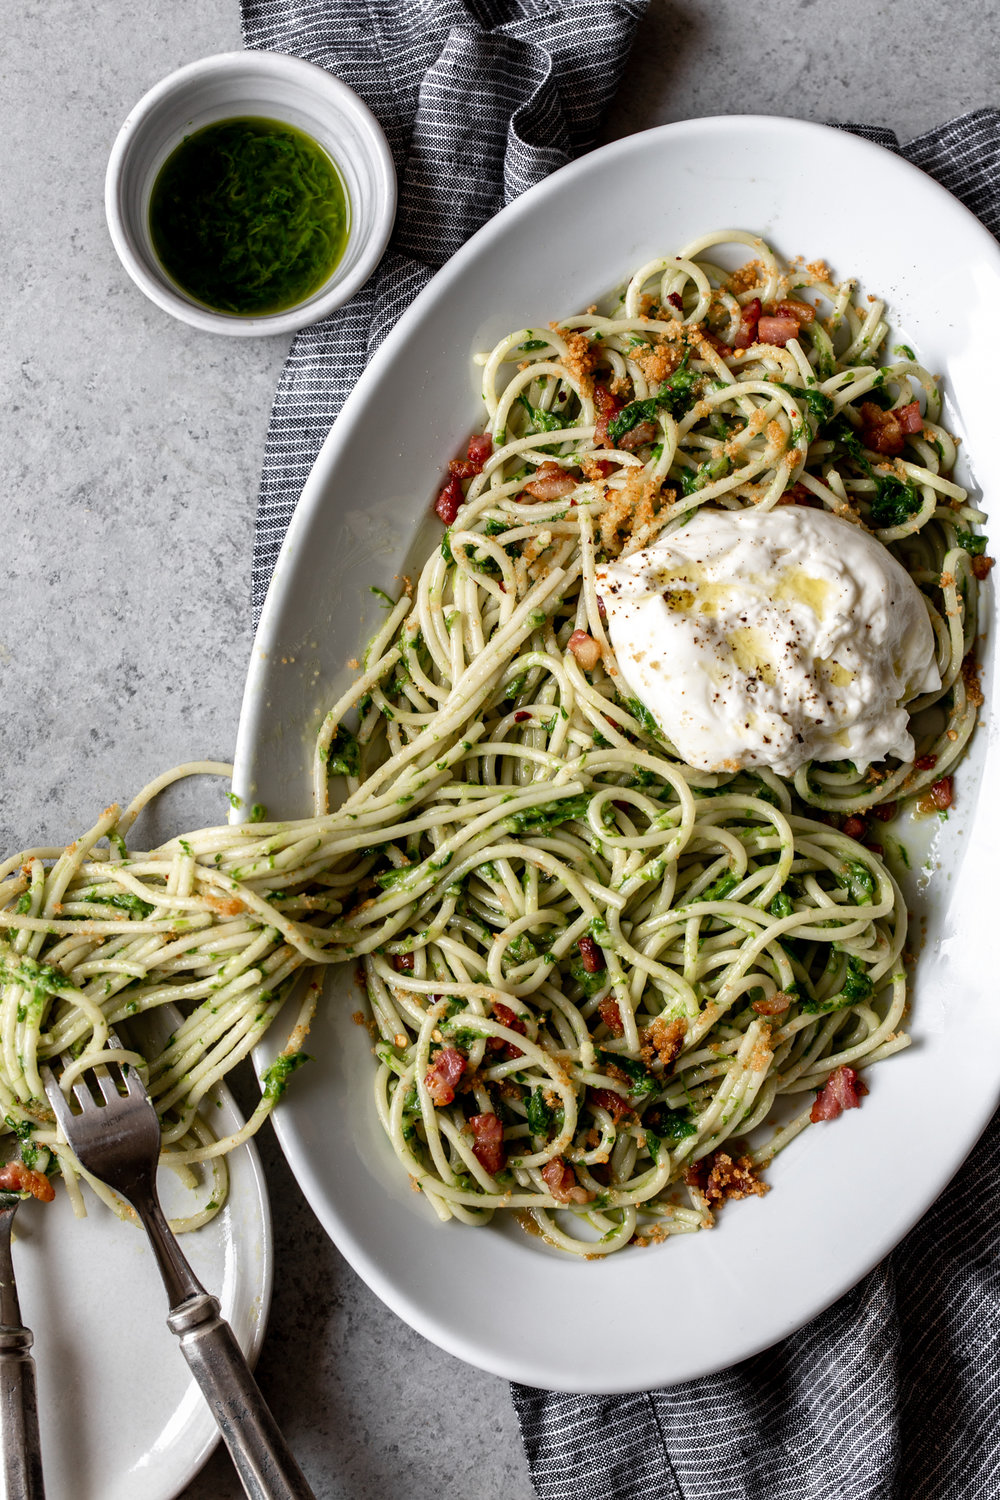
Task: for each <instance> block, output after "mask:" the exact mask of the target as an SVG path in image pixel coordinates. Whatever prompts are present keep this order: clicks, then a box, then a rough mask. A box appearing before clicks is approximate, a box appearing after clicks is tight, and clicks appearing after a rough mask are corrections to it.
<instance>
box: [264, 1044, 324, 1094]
mask: <svg viewBox="0 0 1000 1500" xmlns="http://www.w3.org/2000/svg"><path fill="white" fill-rule="evenodd" d="M311 1061H312V1058H311V1057H310V1056H309V1055H308V1053H306V1052H281V1053H279V1055H278V1056H277V1057H276V1058H275V1059H274V1062H273V1063H272V1064H271V1066H270V1067H269V1068H265V1069H264V1072H263V1073H262V1074H261V1079H260V1081H261V1083H262V1084H263V1085H264V1089H263V1093H264V1098H265V1099H275V1100H278V1099H280V1098H281V1096H282V1094H283V1093H284V1092H285V1090H286V1088H287V1087H288V1080H289V1078H290V1077H291V1076H292V1074H293V1073H294V1072H295V1070H296V1068H301V1066H302V1064H303V1063H306V1062H311Z"/></svg>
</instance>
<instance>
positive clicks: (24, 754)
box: [0, 0, 1000, 1500]
mask: <svg viewBox="0 0 1000 1500" xmlns="http://www.w3.org/2000/svg"><path fill="white" fill-rule="evenodd" d="M997 13H998V5H997V3H996V0H985V3H971V0H957V3H955V4H953V5H952V6H950V7H948V8H946V9H942V8H941V7H940V6H939V5H935V4H931V3H930V0H911V3H909V4H907V5H898V4H888V3H881V4H878V3H876V4H872V5H861V4H859V3H857V0H771V3H769V4H768V5H767V6H766V7H764V6H749V5H746V4H745V3H744V0H712V3H711V4H709V3H708V0H678V3H673V0H653V4H652V7H651V9H650V12H649V15H648V17H647V19H646V21H645V22H644V24H643V26H642V29H641V33H640V37H639V44H638V46H637V48H636V51H635V54H634V58H633V62H632V65H631V67H630V70H629V74H628V77H627V79H626V81H625V84H624V87H623V88H622V90H621V93H620V95H619V98H618V99H617V101H616V103H615V105H614V107H613V110H612V112H611V115H610V118H609V120H608V124H607V129H606V134H607V136H608V137H609V138H611V137H614V136H620V135H625V134H628V133H630V132H632V131H635V130H640V129H643V128H645V127H647V126H649V125H654V124H659V123H662V122H664V121H667V120H675V119H681V118H684V117H687V116H691V115H704V114H716V113H723V114H724V113H731V112H751V113H758V112H759V113H765V114H787V115H795V116H799V117H801V118H806V119H814V120H830V119H840V120H845V119H847V120H869V121H872V122H874V123H877V124H882V125H888V126H890V127H892V128H893V129H895V130H896V131H898V132H899V134H900V135H901V136H902V137H903V138H904V139H906V138H908V137H910V136H912V135H915V134H918V133H919V132H921V131H922V130H925V129H927V128H929V127H931V126H932V125H934V124H936V123H938V122H939V121H941V120H944V119H946V118H949V117H950V116H953V115H956V114H959V113H961V112H963V111H965V110H966V109H970V108H973V107H975V106H977V105H983V104H996V103H998V102H1000V101H998V94H1000V90H998V82H1000V79H998V74H1000V52H998V49H997V47H996V43H995V38H996V29H997ZM4 30H5V45H4V49H3V55H2V61H0V70H2V80H3V87H2V89H0V138H2V140H3V142H4V150H3V151H2V152H0V205H2V207H0V276H2V278H3V288H4V296H3V300H2V304H0V323H2V337H0V381H2V387H3V391H4V400H3V404H2V408H0V455H2V459H3V466H2V482H0V522H2V532H0V545H2V553H3V561H2V564H0V566H2V572H3V595H2V598H3V607H2V611H0V683H2V700H0V701H2V712H0V848H2V849H3V850H4V851H5V852H13V851H14V850H15V849H17V848H20V847H25V846H27V845H31V844H38V843H49V842H63V841H64V840H65V839H67V838H69V837H71V836H73V835H74V834H75V833H77V832H79V831H80V830H82V829H84V828H86V827H87V826H88V825H89V823H90V821H92V819H93V817H95V816H96V815H97V813H99V812H100V810H101V809H102V808H103V807H104V806H105V804H106V803H107V802H108V801H110V800H112V799H114V798H125V799H127V798H128V797H130V796H131V794H132V793H133V792H134V791H135V790H136V789H137V788H138V787H139V786H140V785H141V784H142V783H143V782H144V781H145V780H147V779H148V778H149V777H151V776H152V775H154V774H155V773H156V772H157V771H159V770H160V769H162V768H163V767H165V766H167V765H170V764H172V763H173V762H175V761H179V760H184V759H189V758H194V757H200V756H202V755H205V754H210V755H213V756H220V757H223V758H226V757H228V756H229V755H230V754H231V752H232V747H233V743H234V739H235V731H236V723H237V717H238V712H239V704H240V695H241V691H242V684H243V675H244V668H245V663H246V660H247V654H248V651H249V646H250V627H249V574H250V552H251V539H252V527H253V510H254V497H255V493H256V484H257V474H258V469H259V464H260V459H261V453H262V449H263V442H264V433H265V429H266V424H267V414H268V408H269V403H270V398H271V393H272V390H273V387H274V384H275V381H276V379H277V375H278V372H279V370H280V367H281V363H282V360H283V358H284V355H285V352H286V348H287V342H286V341H284V340H280V339H274V340H231V341H227V340H222V339H213V338H211V337H208V336H205V335H202V334H199V333H196V332H195V331H194V330H193V329H188V328H186V327H183V326H182V325H180V324H178V323H175V322H173V321H172V320H171V319H170V318H168V317H167V316H166V315H165V314H162V313H160V312H159V311H158V310H157V309H155V308H154V307H152V306H151V305H150V304H149V303H147V302H146V301H145V300H144V299H143V297H142V296H141V294H140V293H139V292H138V291H137V290H136V289H135V288H134V287H133V286H132V284H131V283H130V282H129V281H128V280H127V278H126V277H125V275H124V273H123V272H122V270H121V268H120V266H119V264H118V262H117V259H116V258H115V255H114V251H113V250H112V247H111V244H110V241H109V239H108V236H107V233H106V230H105V225H104V215H103V174H104V166H105V162H106V159H107V155H108V152H109V150H110V147H111V144H112V141H113V139H114V136H115V133H116V131H117V128H118V126H119V124H120V122H121V119H122V118H123V117H124V115H125V114H126V113H127V111H128V109H129V108H130V107H131V105H132V104H133V102H134V101H135V100H136V99H138V97H139V96H140V95H141V94H142V93H143V92H144V91H145V90H146V89H147V88H148V87H149V86H150V85H151V84H153V83H154V82H155V81H156V80H157V79H159V78H161V77H162V76H163V75H164V74H166V73H167V72H169V71H170V70H171V69H172V68H174V67H176V66H178V65H179V64H180V63H182V62H186V61H189V60H191V59H193V58H196V57H199V56H204V55H206V54H209V53H212V52H218V51H225V50H228V49H231V48H235V47H238V46H239V45H240V32H239V18H238V7H237V0H199V4H197V5H195V4H193V3H191V0H188V3H185V4H178V3H174V4H167V3H165V0H152V3H150V4H147V5H145V6H139V7H135V6H132V7H126V6H122V5H120V4H112V3H109V0H95V3H94V4H92V5H89V6H87V7H85V8H81V7H79V6H78V5H75V4H71V3H69V0H14V3H13V4H11V5H9V6H7V7H6V8H5V12H4ZM831 191H832V194H833V195H834V197H835V196H836V192H837V185H835V184H834V185H832V188H831ZM848 207H849V208H850V209H851V210H852V211H858V212H863V202H861V201H860V200H859V199H857V198H855V201H854V203H853V204H851V205H848ZM222 812H223V801H222V791H221V789H220V788H219V787H201V788H199V789H197V791H195V792H193V793H185V794H184V795H183V796H181V797H178V798H175V799H173V801H172V802H168V804H167V805H166V807H165V808H164V810H163V811H162V812H161V814H159V829H160V830H162V831H163V832H164V833H166V832H167V831H168V830H171V831H176V829H177V828H178V827H179V826H180V824H181V823H186V824H188V825H191V824H192V823H197V822H199V821H207V820H215V819H216V818H219V817H221V815H222ZM157 831H158V830H157V829H151V830H150V836H151V837H155V836H156V833H157ZM245 1086H246V1085H245V1082H244V1087H245ZM261 1147H262V1150H263V1153H264V1156H265V1160H266V1164H267V1170H268V1175H269V1179H270V1185H271V1192H272V1197H273V1204H274V1211H275V1224H276V1255H277V1283H276V1292H275V1300H274V1305H273V1310H272V1318H271V1327H270V1332H269V1334H268V1337H267V1341H266V1344H265V1348H264V1354H263V1357H262V1360H261V1365H260V1378H261V1383H262V1385H263V1387H264V1389H265V1392H266V1394H267V1396H268V1398H269V1399H270V1401H271V1402H272V1405H273V1407H274V1410H275V1412H276V1415H277V1417H278V1419H279V1421H280V1422H281V1423H282V1425H283V1426H284V1428H285V1430H286V1431H287V1433H288V1435H289V1437H290V1439H291V1441H292V1444H293V1446H294V1447H295V1449H296V1450H297V1452H298V1453H299V1455H300V1456H301V1459H302V1462H303V1465H304V1467H305V1468H306V1470H307V1471H308V1473H309V1474H310V1476H311V1478H312V1480H313V1482H314V1485H315V1488H316V1493H317V1495H318V1496H320V1497H321V1500H334V1497H337V1500H340V1497H352V1500H369V1497H376V1496H378V1497H379V1500H404V1497H407V1500H408V1497H410V1496H412V1495H419V1494H431V1495H436V1494H445V1493H446V1494H449V1495H453V1496H455V1497H457V1500H528V1497H530V1496H531V1495H532V1494H533V1490H532V1488H531V1485H530V1483H529V1480H528V1477H527V1471H526V1467H525V1463H524V1458H523V1455H522V1452H521V1449H520V1445H519V1441H518V1435H517V1428H516V1423H515V1420H514V1416H513V1411H512V1409H511V1406H510V1401H509V1397H508V1393H507V1388H506V1386H505V1385H504V1384H503V1383H502V1382H501V1381H499V1380H496V1379H493V1378H492V1377H490V1376H487V1375H484V1374H482V1373H480V1372H478V1371H476V1370H472V1369H470V1368H467V1367H466V1366H464V1365H462V1364H460V1363H459V1362H458V1361H456V1360H454V1359H452V1358H451V1357H450V1356H448V1355H446V1354H443V1353H441V1352H440V1351H439V1350H437V1349H436V1348H434V1347H432V1346H431V1345H429V1344H427V1343H426V1342H425V1341H424V1340H423V1339H421V1338H419V1337H418V1336H417V1335H416V1334H414V1333H411V1332H410V1331H409V1330H408V1329H407V1328H406V1327H404V1326H403V1325H402V1324H401V1323H400V1322H399V1321H398V1320H397V1319H396V1318H395V1317H394V1316H393V1314H391V1313H389V1312H388V1311H387V1310H386V1309H385V1308H384V1307H383V1306H382V1305H381V1304H380V1303H379V1302H378V1301H377V1300H376V1299H375V1298H374V1297H373V1296H372V1294H371V1293H370V1292H368V1290H367V1288H366V1287H365V1286H364V1285H363V1284H362V1283H361V1282H360V1281H359V1280H358V1279H357V1278H356V1277H355V1275H354V1274H353V1272H352V1271H350V1270H349V1268H348V1267H347V1266H346V1265H345V1263H344V1262H343V1261H342V1260H341V1258H340V1256H339V1255H338V1253H337V1252H336V1250H334V1248H333V1247H332V1246H331V1245H330V1243H329V1242H328V1241H327V1240H326V1239H325V1236H324V1235H323V1233H322V1231H321V1230H320V1228H319V1226H318V1225H317V1223H316V1221H315V1219H314V1218H313V1216H312V1214H311V1212H310V1210H309V1208H308V1207H307V1206H306V1204H305V1203H304V1201H303V1199H302V1197H301V1195H300V1194H299V1192H298V1189H297V1188H296V1186H295V1184H294V1182H293V1181H292V1179H291V1176H290V1173H289V1172H288V1169H287V1167H285V1165H284V1163H283V1160H282V1159H281V1157H280V1154H279V1152H278V1151H277V1148H276V1146H275V1145H274V1143H273V1140H272V1139H271V1138H270V1136H267V1137H266V1138H265V1139H263V1140H262V1142H261ZM152 1315H158V1310H156V1309H151V1316H152ZM240 1493H241V1491H240V1487H239V1485H238V1483H237V1481H236V1478H235V1476H234V1474H233V1471H232V1469H231V1467H230V1465H229V1463H228V1460H227V1459H226V1458H225V1456H224V1455H220V1454H217V1455H216V1456H215V1457H214V1458H213V1459H212V1460H211V1461H210V1462H209V1464H208V1466H207V1468H206V1469H205V1470H204V1471H203V1473H202V1475H201V1476H200V1477H199V1478H198V1479H197V1480H196V1481H195V1482H194V1483H192V1484H191V1485H190V1486H189V1488H188V1489H187V1490H186V1491H185V1492H184V1500H235V1497H237V1496H238V1495H239V1494H240ZM137 1500H142V1497H141V1496H139V1495H137ZM580 1500H592V1497H580Z"/></svg>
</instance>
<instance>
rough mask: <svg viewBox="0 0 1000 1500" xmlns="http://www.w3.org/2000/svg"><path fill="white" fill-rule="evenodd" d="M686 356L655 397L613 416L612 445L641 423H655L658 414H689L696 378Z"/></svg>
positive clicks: (634, 403)
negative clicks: (662, 412) (663, 412)
mask: <svg viewBox="0 0 1000 1500" xmlns="http://www.w3.org/2000/svg"><path fill="white" fill-rule="evenodd" d="M688 357H689V356H688V355H687V354H685V356H684V358H683V360H682V361H681V363H680V365H678V367H677V369H676V370H675V371H674V373H673V374H672V375H671V376H670V377H669V379H668V380H665V381H664V383H663V384H662V385H661V386H660V389H659V390H658V391H657V393H656V395H655V396H649V397H647V398H646V400H645V401H632V402H630V403H629V405H628V406H626V407H624V408H623V409H622V410H621V411H620V412H619V413H618V415H617V416H616V417H612V419H611V421H610V422H609V423H608V437H609V438H610V439H611V441H612V442H613V443H618V442H620V441H621V439H622V438H623V437H624V436H625V434H626V433H627V432H631V431H632V429H633V427H638V425H639V423H640V422H655V420H656V418H657V416H658V414H659V413H660V412H661V411H666V412H669V413H670V415H671V416H672V417H674V418H677V417H682V416H683V415H684V413H685V412H687V411H690V409H691V407H692V406H693V405H694V402H695V389H694V388H695V384H696V382H697V379H698V377H697V376H696V375H695V373H694V371H693V370H689V369H688V367H687V363H688Z"/></svg>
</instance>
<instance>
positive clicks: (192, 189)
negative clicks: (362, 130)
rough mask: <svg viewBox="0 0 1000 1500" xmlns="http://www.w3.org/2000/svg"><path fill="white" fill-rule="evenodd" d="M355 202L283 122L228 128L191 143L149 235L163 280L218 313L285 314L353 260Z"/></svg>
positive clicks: (210, 129)
mask: <svg viewBox="0 0 1000 1500" xmlns="http://www.w3.org/2000/svg"><path fill="white" fill-rule="evenodd" d="M349 221H350V210H349V207H348V201H347V194H346V192H345V189H344V185H343V183H342V182H341V180H340V176H339V174H338V172H337V169H336V167H335V166H334V164H333V162H332V161H331V160H330V158H329V156H327V154H326V152H325V151H324V150H323V149H322V147H321V146H319V145H318V144H317V143H316V141H314V140H312V139H311V137H309V136H307V135H305V134H303V132H302V131H301V130H296V129H295V128H294V126H291V125H284V124H282V123H281V122H280V121H279V120H265V119H258V118H247V119H236V120H220V121H219V122H218V123H216V124H214V125H206V126H205V128H204V129H203V130H196V131H195V132H194V134H193V135H189V136H187V137H186V138H185V139H184V140H183V141H182V142H181V144H180V145H179V146H178V147H177V148H176V150H175V151H173V152H172V153H171V155H170V156H168V157H167V160H166V161H165V162H164V164H163V166H162V167H161V168H160V171H159V174H158V176H157V178H156V181H155V183H154V184H153V192H152V195H151V197H150V202H149V229H150V235H151V237H152V241H153V248H154V250H155V251H156V254H157V256H158V257H159V259H160V262H161V264H162V266H163V268H164V270H165V271H166V272H167V273H168V275H170V276H171V277H172V278H173V279H174V281H176V282H177V284H178V286H180V287H181V288H182V289H183V290H184V291H185V292H187V293H188V295H189V296H191V297H194V298H196V299H197V300H198V301H199V302H203V303H204V304H205V305H206V306H207V307H211V308H214V309H215V310H216V311H217V312H227V313H237V314H243V315H247V316H249V315H252V314H262V313H274V312H282V311H284V310H285V309H286V308H289V307H294V306H295V305H296V304H297V303H299V302H303V301H305V300H306V298H307V297H310V296H312V294H313V293H314V292H316V291H318V290H319V288H320V287H321V286H322V285H323V283H324V282H325V281H326V280H327V278H328V277H329V276H330V274H331V272H332V271H333V270H334V268H335V267H336V265H337V263H338V261H339V260H340V258H341V256H342V255H343V253H344V246H345V245H346V243H347V231H348V226H349Z"/></svg>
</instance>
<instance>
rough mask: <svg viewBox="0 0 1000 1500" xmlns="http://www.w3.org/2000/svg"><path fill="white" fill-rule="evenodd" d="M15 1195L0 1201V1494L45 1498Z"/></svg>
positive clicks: (2, 1499)
mask: <svg viewBox="0 0 1000 1500" xmlns="http://www.w3.org/2000/svg"><path fill="white" fill-rule="evenodd" d="M15 1208H16V1200H15V1202H14V1203H12V1204H10V1205H9V1206H6V1205H3V1204H0V1428H2V1432H3V1443H2V1458H0V1500H45V1486H44V1484H43V1482H42V1446H41V1441H40V1439H39V1435H38V1394H37V1391H36V1388H35V1361H34V1360H33V1359H32V1357H31V1354H30V1353H29V1350H30V1349H31V1345H32V1338H31V1334H30V1333H29V1332H28V1330H27V1328H25V1327H24V1325H23V1324H22V1322H21V1309H20V1307H19V1305H18V1300H17V1288H16V1286H15V1284H14V1267H13V1263H12V1261H11V1255H10V1229H11V1223H12V1221H13V1218H14V1210H15Z"/></svg>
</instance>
